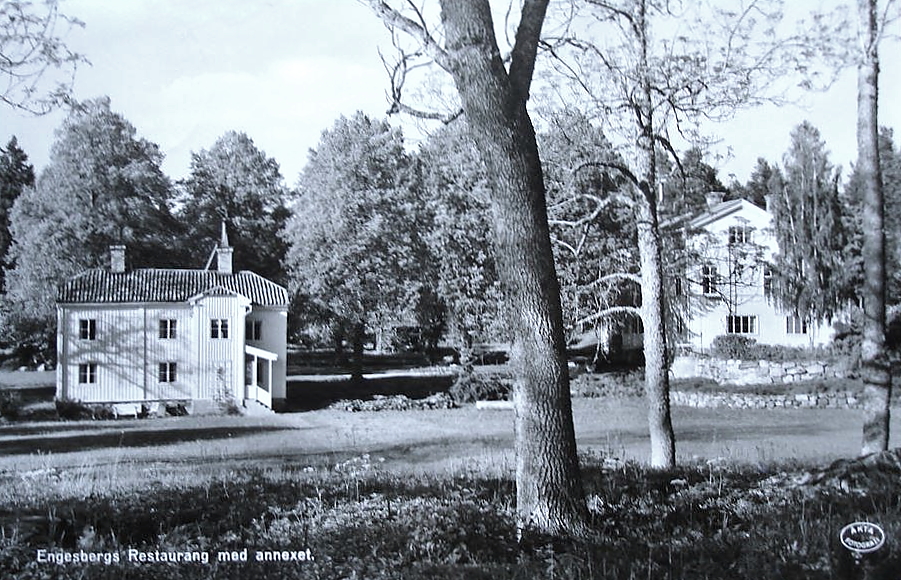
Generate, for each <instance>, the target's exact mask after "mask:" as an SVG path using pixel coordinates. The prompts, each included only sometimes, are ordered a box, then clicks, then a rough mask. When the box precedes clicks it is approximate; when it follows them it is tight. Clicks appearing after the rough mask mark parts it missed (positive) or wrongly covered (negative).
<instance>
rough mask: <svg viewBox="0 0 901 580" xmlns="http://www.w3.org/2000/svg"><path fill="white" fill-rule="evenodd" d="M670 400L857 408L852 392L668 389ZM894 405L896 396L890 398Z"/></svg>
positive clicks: (740, 406)
mask: <svg viewBox="0 0 901 580" xmlns="http://www.w3.org/2000/svg"><path fill="white" fill-rule="evenodd" d="M670 403H671V404H673V405H681V406H683V407H731V408H736V409H766V408H774V409H775V408H786V407H787V408H792V407H806V408H811V407H818V408H821V409H860V408H861V402H860V400H859V398H858V396H857V394H856V393H851V392H837V393H797V394H785V395H756V394H750V393H697V392H684V391H671V392H670ZM892 403H893V405H895V404H898V401H897V399H894V400H893V401H892Z"/></svg>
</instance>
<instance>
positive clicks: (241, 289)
mask: <svg viewBox="0 0 901 580" xmlns="http://www.w3.org/2000/svg"><path fill="white" fill-rule="evenodd" d="M211 290H214V291H220V292H221V291H226V292H230V293H235V294H240V295H242V296H246V297H247V298H248V299H250V301H251V303H253V304H256V305H259V306H287V304H288V291H287V290H286V289H285V288H284V287H282V286H279V285H278V284H276V283H275V282H272V281H270V280H267V279H266V278H263V277H262V276H260V275H259V274H255V273H253V272H249V271H246V270H245V271H241V272H238V273H236V274H220V273H219V272H216V271H211V270H175V269H172V270H163V269H149V268H148V269H139V270H130V271H127V272H110V271H109V270H104V269H95V270H88V271H86V272H84V273H82V274H79V275H78V276H75V277H74V278H70V279H69V281H68V282H66V283H65V284H63V285H62V286H61V287H60V289H59V292H58V293H57V302H60V303H66V304H78V303H86V304H120V303H141V302H187V300H188V299H189V298H191V297H194V296H197V295H198V294H202V293H204V292H207V291H211Z"/></svg>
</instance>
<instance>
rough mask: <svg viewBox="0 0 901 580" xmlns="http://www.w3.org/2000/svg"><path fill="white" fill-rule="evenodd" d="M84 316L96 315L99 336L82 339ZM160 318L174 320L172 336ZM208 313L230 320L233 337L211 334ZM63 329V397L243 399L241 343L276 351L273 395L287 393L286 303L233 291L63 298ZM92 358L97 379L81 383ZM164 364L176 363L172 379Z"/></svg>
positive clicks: (60, 373)
mask: <svg viewBox="0 0 901 580" xmlns="http://www.w3.org/2000/svg"><path fill="white" fill-rule="evenodd" d="M248 311H249V312H250V313H249V315H248ZM246 319H250V320H257V321H260V322H261V323H262V336H261V337H260V340H252V341H247V340H245V338H246V337H245V322H246ZM80 320H95V321H96V337H95V339H94V340H86V339H81V338H79V325H80V322H79V321H80ZM160 320H174V321H175V324H176V335H175V337H174V338H160V332H159V327H160ZM211 320H227V321H228V330H229V334H228V338H212V336H211V332H210V321H211ZM58 329H59V330H58V335H57V346H58V349H59V357H60V365H59V367H58V369H57V396H58V397H60V398H66V399H75V400H80V401H84V402H96V403H99V402H127V401H144V400H147V401H154V400H171V399H216V400H222V399H224V398H227V397H234V398H235V399H236V400H237V402H239V403H240V402H241V400H242V399H243V398H245V396H246V394H245V371H246V362H245V353H244V346H245V344H249V345H251V346H255V347H257V348H261V349H263V350H266V351H269V352H272V353H274V354H275V355H276V356H277V357H278V359H277V360H276V361H274V362H273V365H272V392H271V393H270V395H271V397H272V398H273V399H275V400H277V401H284V399H285V379H286V371H287V365H286V357H287V345H286V337H287V308H285V307H262V306H254V307H251V305H250V302H249V301H248V300H247V299H246V298H244V297H243V296H239V295H234V294H225V295H210V296H204V297H201V298H199V299H197V300H196V301H194V302H193V303H182V304H149V305H133V304H117V305H96V304H95V305H75V304H61V305H60V306H59V310H58ZM90 363H94V364H96V365H97V374H96V382H95V383H93V384H79V382H78V380H79V365H82V364H90ZM160 363H175V364H176V371H177V376H176V380H175V381H173V382H171V383H170V382H161V381H160V380H159V378H160V377H159V365H160ZM267 372H268V365H267Z"/></svg>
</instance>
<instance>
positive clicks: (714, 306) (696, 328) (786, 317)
mask: <svg viewBox="0 0 901 580" xmlns="http://www.w3.org/2000/svg"><path fill="white" fill-rule="evenodd" d="M687 227H688V230H689V232H691V235H690V238H689V242H688V243H689V246H690V247H691V249H693V250H694V253H695V255H698V256H701V258H700V263H698V264H696V265H695V267H694V268H693V269H691V271H690V272H689V276H688V281H689V282H688V285H687V292H688V295H689V296H688V298H689V305H690V306H689V309H690V311H689V316H688V319H687V320H686V321H685V328H684V329H682V330H683V331H684V332H683V333H682V336H683V340H684V341H685V344H687V345H688V346H690V347H692V348H694V349H706V348H709V347H710V345H711V342H712V341H713V339H714V338H716V337H717V336H721V335H724V334H739V335H742V336H747V337H750V338H753V339H754V340H756V341H757V342H758V343H760V344H774V345H786V346H816V345H822V344H826V343H828V342H829V341H830V340H831V339H832V329H831V327H830V326H829V325H827V324H819V325H818V324H815V323H810V322H808V321H805V320H801V319H799V318H798V317H796V316H793V315H792V313H791V312H786V311H785V310H783V309H780V308H779V307H778V306H777V305H776V304H775V302H774V301H773V299H772V298H769V297H768V293H769V285H770V284H771V283H772V279H771V275H770V271H769V268H768V267H767V266H766V264H767V263H771V262H772V258H773V255H774V254H775V253H776V252H777V251H778V246H777V243H776V239H775V236H774V233H773V229H772V228H773V226H772V215H771V214H770V213H769V212H767V210H765V209H763V208H761V207H758V206H757V205H755V204H753V203H751V202H748V201H746V200H741V199H740V200H733V201H727V202H723V201H722V194H711V195H710V196H708V209H707V211H705V212H704V213H702V214H701V215H698V216H697V217H695V218H694V219H692V220H690V221H689V222H688V224H687Z"/></svg>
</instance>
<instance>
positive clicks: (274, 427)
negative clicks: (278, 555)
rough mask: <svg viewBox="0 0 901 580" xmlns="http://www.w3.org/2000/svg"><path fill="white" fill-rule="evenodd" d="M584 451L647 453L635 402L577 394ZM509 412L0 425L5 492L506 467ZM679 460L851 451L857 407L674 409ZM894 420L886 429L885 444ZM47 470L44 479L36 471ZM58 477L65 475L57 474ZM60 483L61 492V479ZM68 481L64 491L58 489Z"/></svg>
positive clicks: (816, 457) (765, 459) (897, 424)
mask: <svg viewBox="0 0 901 580" xmlns="http://www.w3.org/2000/svg"><path fill="white" fill-rule="evenodd" d="M573 413H574V420H575V424H576V435H577V438H578V442H579V448H580V450H581V451H586V452H587V451H593V452H596V453H600V454H605V455H613V456H615V457H618V458H620V459H623V460H635V461H637V462H639V463H640V462H645V461H646V460H647V458H648V456H649V451H648V435H647V426H646V418H645V410H644V407H643V404H642V401H641V400H640V399H626V400H619V401H606V400H603V399H579V398H577V399H574V401H573ZM512 422H513V414H512V412H511V411H480V410H476V409H475V408H474V407H472V406H468V407H464V408H460V409H448V410H431V411H382V412H377V413H347V412H343V411H336V410H328V409H326V410H320V411H311V412H306V413H286V414H279V415H274V416H271V417H172V418H163V419H151V420H118V421H67V422H39V423H11V424H8V425H3V426H0V478H2V479H3V480H5V481H6V482H7V483H11V482H13V481H18V483H17V485H15V486H4V489H5V490H6V491H5V492H0V493H3V494H9V493H12V494H14V495H15V494H17V493H20V492H22V491H23V489H25V488H27V487H29V486H30V485H31V484H33V486H34V490H32V491H29V492H28V493H29V494H31V493H38V494H41V493H50V494H59V493H69V492H71V493H73V494H75V495H78V494H79V493H82V492H85V491H88V492H91V493H97V492H102V491H104V490H105V489H107V488H110V489H114V490H115V489H122V488H123V487H127V488H131V487H140V486H142V485H145V484H146V483H147V482H148V481H155V480H160V481H164V480H179V479H181V478H184V479H185V480H190V479H191V478H195V477H197V476H198V473H202V474H203V475H204V476H219V475H221V474H223V473H228V472H229V471H232V470H235V469H240V468H246V467H254V468H263V469H275V470H281V469H285V468H287V469H294V468H298V467H299V468H303V467H308V466H311V467H315V468H319V467H324V466H328V465H334V464H337V463H339V462H342V461H346V460H348V459H349V458H352V457H359V456H361V455H362V454H369V455H370V456H371V457H373V458H374V460H378V461H380V462H382V463H383V466H384V467H385V468H389V469H391V470H394V471H401V472H413V473H429V474H453V473H457V472H460V471H464V472H480V473H484V474H488V475H492V476H506V475H509V473H510V470H511V469H512V465H513V460H512V445H513V433H512V425H513V423H512ZM673 422H674V425H675V429H676V437H677V445H678V453H679V459H680V461H683V462H685V461H691V460H693V459H699V458H703V459H712V458H724V459H727V460H732V461H737V462H745V463H747V462H750V463H755V464H759V463H772V462H780V461H788V460H797V461H802V462H820V463H823V462H829V461H832V460H834V459H836V458H838V457H849V456H853V455H855V453H856V452H857V449H858V445H859V441H860V438H861V434H860V430H861V424H862V415H861V412H859V411H851V410H841V409H695V408H688V407H676V408H674V410H673ZM899 430H901V419H899V418H897V417H896V418H895V419H894V421H893V426H892V433H893V434H894V437H893V441H892V442H893V444H894V445H897V444H898V442H897V437H898V435H897V434H898V433H899ZM40 473H56V474H57V475H56V476H58V479H59V481H57V482H55V483H54V482H51V485H50V486H49V487H48V486H47V485H46V482H45V481H43V478H41V477H34V478H32V479H27V480H25V481H24V482H23V481H22V474H40ZM61 474H65V476H64V477H63V476H62V475H61ZM60 486H62V489H61V488H60ZM66 488H68V492H67V491H66Z"/></svg>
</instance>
